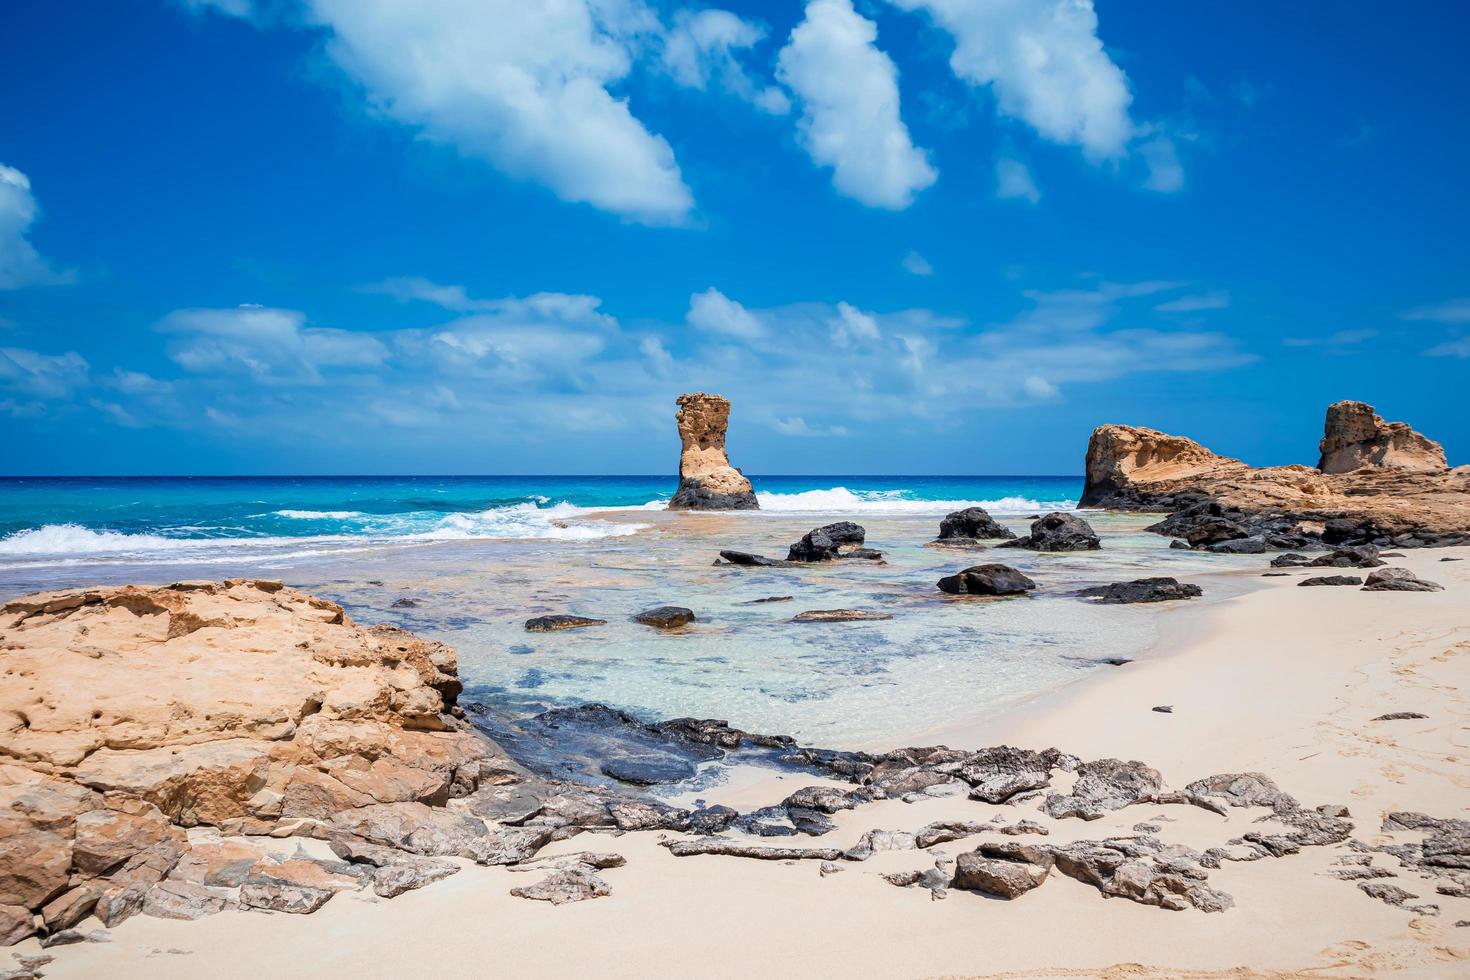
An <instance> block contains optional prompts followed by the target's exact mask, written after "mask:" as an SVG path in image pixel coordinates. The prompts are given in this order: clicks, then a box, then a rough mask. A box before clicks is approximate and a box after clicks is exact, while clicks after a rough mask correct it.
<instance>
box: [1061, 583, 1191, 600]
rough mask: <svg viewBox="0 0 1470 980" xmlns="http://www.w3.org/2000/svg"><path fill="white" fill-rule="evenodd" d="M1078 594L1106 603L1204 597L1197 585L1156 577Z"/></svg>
mask: <svg viewBox="0 0 1470 980" xmlns="http://www.w3.org/2000/svg"><path fill="white" fill-rule="evenodd" d="M1080 594H1081V595H1084V596H1087V597H1089V598H1093V599H1097V600H1098V601H1100V602H1106V603H1131V602H1172V601H1174V600H1176V599H1195V598H1198V597H1199V596H1202V595H1204V590H1203V589H1201V588H1200V587H1199V586H1198V585H1191V584H1188V583H1181V582H1180V581H1179V580H1178V579H1174V578H1168V577H1157V578H1140V579H1134V580H1133V581H1131V582H1114V583H1112V584H1111V585H1097V586H1093V587H1092V588H1090V589H1083V590H1082V591H1081V593H1080Z"/></svg>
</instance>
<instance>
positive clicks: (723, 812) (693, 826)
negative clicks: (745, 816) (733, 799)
mask: <svg viewBox="0 0 1470 980" xmlns="http://www.w3.org/2000/svg"><path fill="white" fill-rule="evenodd" d="M738 816H740V814H739V813H738V812H736V811H735V810H734V809H733V808H731V807H728V806H722V805H720V804H716V805H714V806H707V807H704V808H703V809H700V810H695V811H694V812H693V813H691V814H689V832H690V833H691V834H718V833H721V832H723V831H724V830H725V829H727V828H728V827H729V826H730V824H732V823H734V822H735V818H736V817H738Z"/></svg>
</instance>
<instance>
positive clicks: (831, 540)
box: [786, 521, 867, 561]
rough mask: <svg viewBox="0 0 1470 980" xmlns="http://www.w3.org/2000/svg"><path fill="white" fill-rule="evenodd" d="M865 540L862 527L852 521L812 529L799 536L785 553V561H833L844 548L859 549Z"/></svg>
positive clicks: (864, 532)
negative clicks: (798, 539) (799, 538)
mask: <svg viewBox="0 0 1470 980" xmlns="http://www.w3.org/2000/svg"><path fill="white" fill-rule="evenodd" d="M866 538H867V532H866V531H865V530H864V529H863V527H862V525H860V524H854V523H853V522H852V521H838V522H837V523H836V524H824V525H823V526H822V527H817V528H813V529H812V530H810V531H808V532H806V534H803V535H802V536H801V540H800V541H798V542H796V544H794V545H792V546H791V548H790V550H789V551H788V552H787V553H786V560H787V561H833V560H835V559H837V558H839V557H841V555H842V550H843V549H844V548H846V549H851V548H860V547H862V544H863V541H864V540H865V539H866Z"/></svg>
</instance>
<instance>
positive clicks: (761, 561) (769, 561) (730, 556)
mask: <svg viewBox="0 0 1470 980" xmlns="http://www.w3.org/2000/svg"><path fill="white" fill-rule="evenodd" d="M720 557H721V558H723V559H725V561H727V562H729V563H730V564H732V565H746V566H752V567H756V568H779V567H780V566H782V565H785V564H786V562H784V561H779V560H777V559H775V558H767V557H766V556H765V555H753V554H751V553H750V552H748V551H722V552H720ZM716 564H719V563H718V562H716Z"/></svg>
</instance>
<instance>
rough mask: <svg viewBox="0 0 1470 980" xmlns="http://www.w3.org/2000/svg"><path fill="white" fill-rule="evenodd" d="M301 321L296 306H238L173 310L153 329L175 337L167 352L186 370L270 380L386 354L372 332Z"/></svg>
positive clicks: (301, 377)
mask: <svg viewBox="0 0 1470 980" xmlns="http://www.w3.org/2000/svg"><path fill="white" fill-rule="evenodd" d="M305 323H306V314H304V313H300V312H297V311H295V310H278V309H271V308H269V307H264V306H237V307H233V308H228V309H184V310H175V311H174V312H172V313H170V314H168V316H166V317H164V318H163V319H162V320H160V321H159V322H158V324H157V329H158V330H159V331H160V332H162V333H166V334H170V335H173V336H174V337H175V338H176V340H174V342H173V343H172V344H171V346H170V350H169V357H170V358H171V359H172V360H173V362H174V363H175V364H178V365H179V366H180V367H182V368H183V369H184V370H186V371H191V372H194V373H200V374H246V375H249V376H251V377H253V378H255V379H257V380H259V381H263V382H268V383H281V382H290V381H297V382H308V383H311V382H317V381H320V380H321V371H322V370H323V369H326V368H347V369H354V368H358V369H366V368H373V367H376V366H378V365H380V364H382V363H383V362H384V361H385V360H387V358H388V349H387V348H386V347H385V346H384V345H383V343H382V342H381V341H379V340H378V339H377V338H376V337H373V336H372V335H370V334H364V333H356V332H353V331H349V330H335V329H330V328H323V327H307V326H305Z"/></svg>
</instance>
